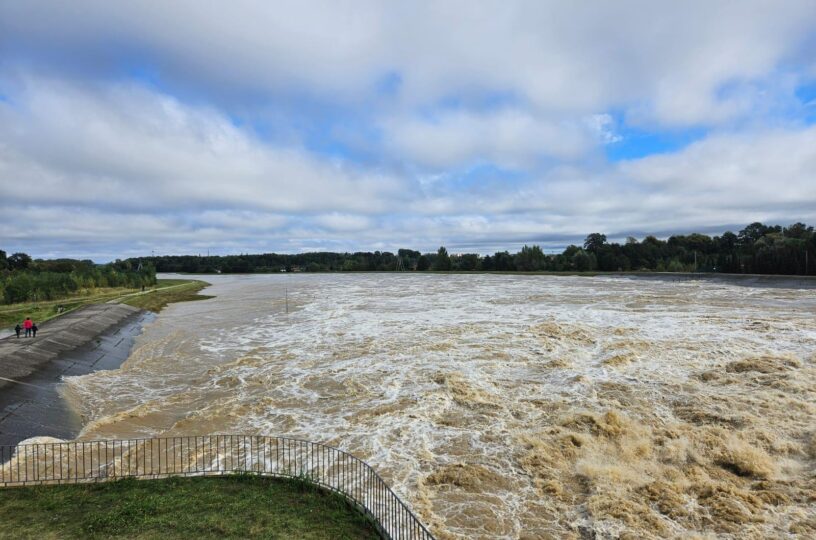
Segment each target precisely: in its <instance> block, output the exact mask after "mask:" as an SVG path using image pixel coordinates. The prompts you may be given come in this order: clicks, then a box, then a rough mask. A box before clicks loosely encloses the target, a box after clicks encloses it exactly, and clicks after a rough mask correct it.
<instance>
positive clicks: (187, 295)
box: [120, 279, 214, 313]
mask: <svg viewBox="0 0 816 540" xmlns="http://www.w3.org/2000/svg"><path fill="white" fill-rule="evenodd" d="M208 285H209V283H207V282H205V281H199V280H187V279H160V280H158V286H157V288H156V289H153V290H149V291H145V292H144V293H137V294H131V295H129V296H126V297H124V298H121V299H120V301H121V302H122V303H124V304H127V305H129V306H134V307H138V308H141V309H146V310H149V311H153V312H155V313H158V312H159V311H161V310H162V309H164V308H165V307H166V306H167V305H168V304H172V303H174V302H191V301H194V300H207V299H209V298H214V297H213V296H207V295H206V294H198V292H199V291H200V290H201V289H203V288H204V287H207V286H208Z"/></svg>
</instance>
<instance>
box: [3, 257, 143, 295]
mask: <svg viewBox="0 0 816 540" xmlns="http://www.w3.org/2000/svg"><path fill="white" fill-rule="evenodd" d="M155 284H156V269H155V267H154V266H153V265H152V264H151V263H149V262H145V263H144V264H142V263H141V262H135V263H132V262H130V261H116V262H115V263H110V264H95V263H94V262H93V261H88V260H85V261H78V260H73V259H56V260H41V259H38V260H32V258H31V257H30V256H28V255H27V254H25V253H14V254H12V255H11V256H8V257H7V256H6V252H5V251H2V250H0V304H16V303H20V302H41V301H45V302H47V301H52V300H60V299H65V298H71V297H78V296H89V295H93V294H94V293H95V292H97V291H99V290H102V291H104V290H109V289H141V288H142V287H148V286H152V285H155Z"/></svg>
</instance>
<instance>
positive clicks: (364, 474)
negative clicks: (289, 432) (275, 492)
mask: <svg viewBox="0 0 816 540" xmlns="http://www.w3.org/2000/svg"><path fill="white" fill-rule="evenodd" d="M235 473H250V474H258V475H261V476H273V477H284V478H297V479H302V480H304V481H306V482H310V483H312V484H315V485H317V486H320V487H322V488H325V489H327V490H329V491H333V492H336V493H339V494H341V495H343V496H344V497H346V499H347V500H349V501H350V502H351V503H352V504H353V505H354V506H355V507H356V508H357V509H358V510H359V511H361V512H363V513H364V514H365V515H366V516H368V517H369V518H371V520H372V521H373V522H374V524H375V525H376V527H377V528H378V529H379V532H380V533H381V534H382V535H383V536H385V537H387V538H392V539H399V540H414V539H419V540H425V539H433V535H431V533H430V532H429V531H428V529H427V528H425V526H424V525H423V524H422V523H421V522H420V521H419V519H418V518H417V517H416V516H415V515H414V513H413V512H411V510H410V509H409V508H408V507H407V506H406V505H405V503H403V502H402V500H400V498H399V497H397V495H396V494H395V493H394V492H393V491H392V490H391V488H390V487H388V485H387V484H386V483H385V481H384V480H383V479H382V478H381V477H380V475H378V474H377V473H376V472H375V471H374V469H372V468H371V467H370V466H369V465H368V464H367V463H365V462H364V461H362V460H360V459H358V458H356V457H354V456H353V455H351V454H349V453H347V452H344V451H342V450H339V449H337V448H334V447H332V446H327V445H324V444H320V443H314V442H310V441H303V440H299V439H289V438H285V437H264V436H249V435H208V436H197V437H165V438H154V439H127V440H109V441H89V442H83V441H73V442H55V443H36V444H22V445H18V446H0V486H2V487H12V486H24V485H35V484H37V485H42V484H66V483H82V482H99V481H105V480H114V479H119V478H129V477H137V478H163V477H169V476H212V475H228V474H235Z"/></svg>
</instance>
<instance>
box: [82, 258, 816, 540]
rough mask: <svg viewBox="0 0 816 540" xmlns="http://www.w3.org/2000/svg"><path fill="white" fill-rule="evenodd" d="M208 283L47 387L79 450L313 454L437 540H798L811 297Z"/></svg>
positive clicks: (597, 286)
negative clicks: (349, 468)
mask: <svg viewBox="0 0 816 540" xmlns="http://www.w3.org/2000/svg"><path fill="white" fill-rule="evenodd" d="M206 279H207V280H209V281H211V282H212V283H213V286H212V287H211V288H210V289H208V290H207V294H214V295H217V298H215V299H213V300H207V301H200V302H191V303H186V304H176V305H173V306H171V307H169V308H168V309H167V310H166V311H164V312H162V314H161V315H160V316H159V317H158V319H157V320H156V322H155V323H153V324H150V325H149V326H147V327H146V328H145V329H144V333H143V335H142V336H141V337H139V339H138V341H137V344H136V348H135V349H134V351H133V353H132V355H131V357H130V359H129V360H128V361H127V362H126V363H125V364H124V365H123V367H122V368H121V369H120V370H117V371H108V372H98V373H95V374H92V375H86V376H82V377H76V378H71V379H69V380H68V384H67V390H66V391H67V392H68V395H69V397H70V399H72V400H73V401H74V402H75V403H76V404H77V406H78V407H79V408H80V410H81V411H82V412H83V413H84V414H85V415H86V417H87V418H88V420H89V424H88V425H87V427H86V429H85V430H84V431H83V433H82V435H81V438H82V439H96V438H112V437H134V436H146V435H170V434H185V435H195V434H209V433H253V434H254V433H258V434H269V435H284V436H292V437H300V438H305V439H310V440H315V441H321V442H327V443H330V444H333V445H336V446H338V447H340V448H343V449H346V450H349V451H351V452H353V453H354V454H356V455H357V456H359V457H361V458H362V459H364V460H366V461H368V462H369V463H371V464H372V465H373V466H374V467H375V468H376V469H377V470H379V471H381V472H382V473H383V476H384V477H385V478H386V479H387V480H388V481H389V482H390V483H391V484H392V485H393V486H395V489H396V491H397V492H398V493H399V494H400V495H401V496H402V497H403V498H404V499H405V500H406V501H408V502H409V504H411V506H412V507H413V508H414V509H415V510H416V512H417V513H418V514H419V515H420V517H421V518H422V519H423V521H425V522H426V523H428V524H430V526H431V528H432V530H433V531H434V532H435V533H436V534H437V535H438V536H439V537H440V538H468V539H469V538H548V537H555V538H563V537H566V538H570V537H575V538H590V537H593V536H595V537H601V538H606V537H612V538H615V537H624V538H625V537H631V538H649V537H673V536H676V537H689V536H693V535H698V536H699V537H708V536H717V537H734V538H737V537H738V538H753V537H755V538H765V537H786V536H788V537H790V536H801V537H809V536H810V537H812V536H813V535H816V415H814V413H816V356H815V354H816V315H815V314H816V290H795V289H787V288H752V287H739V286H734V285H728V284H724V283H712V282H703V281H686V282H664V281H644V280H634V279H623V278H586V277H543V276H492V275H445V276H437V275H407V274H368V275H265V276H246V277H227V276H216V277H208V278H206ZM287 290H288V309H289V312H288V314H287V313H286V304H287V300H286V296H287V292H286V291H287Z"/></svg>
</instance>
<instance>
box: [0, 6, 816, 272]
mask: <svg viewBox="0 0 816 540" xmlns="http://www.w3.org/2000/svg"><path fill="white" fill-rule="evenodd" d="M754 221H763V222H766V223H774V224H783V225H786V224H790V223H793V222H796V221H804V222H806V223H810V224H816V5H814V3H813V1H812V0H802V1H796V0H790V1H788V0H767V1H757V0H741V1H739V2H734V1H719V0H705V1H696V0H687V1H684V2H673V1H654V0H643V1H641V0H637V1H634V0H633V1H629V0H620V1H616V2H608V1H605V0H604V1H601V0H599V1H591V0H585V1H575V2H564V1H561V0H557V1H549V0H533V1H529V2H528V1H508V0H501V1H491V0H480V1H479V2H472V1H456V0H444V1H439V0H436V1H428V2H426V1H423V0H414V1H411V2H383V1H368V0H354V1H344V0H330V1H325V2H323V1H306V0H297V1H267V0H257V1H256V0H230V1H229V2H227V1H224V2H215V1H214V2H201V1H195V0H173V1H172V2H167V1H152V0H143V1H140V2H110V1H102V0H100V1H95V0H75V1H72V2H63V1H40V0H22V1H18V0H0V231H1V232H0V249H3V250H5V251H7V252H8V253H13V252H17V251H24V252H27V253H29V254H31V255H33V256H35V257H44V258H53V257H77V258H91V259H94V260H97V261H100V262H101V261H107V260H112V259H115V258H125V257H131V256H143V255H150V254H152V253H155V254H156V255H159V254H199V253H200V254H205V253H208V252H209V253H212V254H234V253H260V252H279V253H297V252H302V251H317V250H330V251H358V250H371V251H373V250H382V251H386V250H387V251H396V249H398V248H401V247H405V248H412V249H420V250H423V251H431V250H435V249H436V248H437V247H438V246H440V245H445V246H447V247H448V249H449V251H451V252H453V253H463V252H478V253H489V252H492V251H495V250H504V249H509V250H511V251H513V250H516V249H518V248H519V247H520V246H521V245H523V244H538V245H541V246H542V247H544V248H545V250H546V251H552V250H557V249H561V248H563V247H564V246H566V245H567V244H570V243H580V242H581V241H582V239H583V238H584V237H585V236H586V235H587V234H588V233H591V232H603V233H605V234H607V236H608V237H609V238H610V239H623V238H625V237H627V236H635V237H638V238H642V237H643V236H645V235H647V234H655V235H657V236H660V237H665V236H668V235H670V234H673V233H688V232H693V231H697V232H704V233H710V234H717V233H722V232H723V231H725V230H729V229H730V230H734V231H738V230H739V229H740V228H742V227H744V226H745V225H746V224H748V223H751V222H754Z"/></svg>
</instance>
